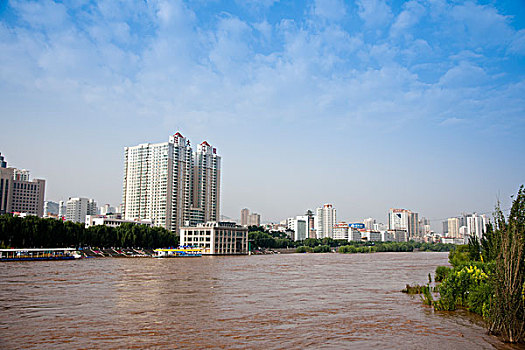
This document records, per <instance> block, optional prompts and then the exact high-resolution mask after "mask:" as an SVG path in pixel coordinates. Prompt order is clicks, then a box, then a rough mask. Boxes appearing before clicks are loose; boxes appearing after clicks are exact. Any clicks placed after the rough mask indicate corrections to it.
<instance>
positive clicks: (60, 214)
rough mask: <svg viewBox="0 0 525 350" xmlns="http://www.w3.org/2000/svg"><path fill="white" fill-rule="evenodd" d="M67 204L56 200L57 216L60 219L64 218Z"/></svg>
mask: <svg viewBox="0 0 525 350" xmlns="http://www.w3.org/2000/svg"><path fill="white" fill-rule="evenodd" d="M66 212H67V206H66V203H65V202H64V201H60V202H58V217H59V218H61V219H65V218H66Z"/></svg>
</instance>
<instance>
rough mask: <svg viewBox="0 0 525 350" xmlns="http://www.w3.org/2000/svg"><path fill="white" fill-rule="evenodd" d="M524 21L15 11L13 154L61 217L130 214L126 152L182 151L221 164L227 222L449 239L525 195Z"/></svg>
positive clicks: (446, 10)
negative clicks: (199, 148) (422, 232)
mask: <svg viewBox="0 0 525 350" xmlns="http://www.w3.org/2000/svg"><path fill="white" fill-rule="evenodd" d="M115 7H116V8H115ZM524 20H525V4H524V3H523V2H515V1H514V2H512V1H502V2H498V3H486V2H480V1H467V2H464V3H455V2H447V1H428V2H419V1H406V2H395V3H393V2H386V1H381V0H376V1H356V2H342V1H338V0H325V1H321V0H318V1H304V2H299V1H296V2H284V1H281V2H279V1H265V2H261V3H256V2H252V1H248V2H235V1H217V2H201V1H197V2H193V3H189V2H183V1H173V2H163V1H158V2H148V3H140V4H117V3H113V2H103V1H101V2H98V3H97V4H94V3H87V4H80V3H75V4H70V5H69V7H68V5H66V4H60V3H54V2H52V1H43V2H38V3H34V2H25V1H20V2H6V3H4V4H2V5H0V21H1V24H2V25H1V27H0V38H2V50H0V60H1V62H2V63H3V64H2V66H1V67H0V92H1V94H0V102H1V103H0V124H1V126H2V130H3V133H2V139H1V141H2V142H1V144H0V152H1V153H2V155H4V156H5V157H6V160H7V161H8V162H9V165H10V166H13V167H19V168H28V169H31V174H32V175H33V176H34V177H35V178H43V179H46V199H47V200H54V201H59V200H67V198H69V197H87V198H94V199H96V200H97V202H98V203H111V204H112V205H114V206H117V205H118V204H119V203H120V202H121V197H122V184H121V181H122V176H123V168H122V164H123V162H124V159H123V155H122V153H123V152H122V151H123V149H124V147H126V146H128V145H133V144H140V143H144V142H163V141H164V139H165V135H166V134H172V133H175V132H176V131H181V132H182V133H183V134H184V136H186V137H187V138H189V139H191V140H204V139H205V140H207V141H208V142H209V143H210V144H213V145H214V146H216V147H217V148H219V149H220V150H221V156H222V157H223V158H224V164H223V175H222V183H221V185H222V200H221V203H220V204H221V208H222V210H221V214H223V215H226V216H229V217H232V218H237V216H238V215H239V214H238V213H239V212H240V210H241V209H242V208H251V209H252V210H254V211H256V212H258V213H260V214H261V216H262V218H263V221H278V220H282V219H285V218H287V217H290V216H295V215H303V214H304V212H305V210H306V209H314V208H316V207H318V206H319V205H322V204H323V203H333V204H334V207H337V209H338V214H340V216H341V217H344V218H347V219H349V220H354V219H360V220H362V219H364V218H368V217H373V218H375V219H377V220H378V221H380V222H381V221H386V216H387V215H386V213H387V211H388V208H410V209H411V210H414V211H416V212H418V213H419V214H420V216H425V217H427V218H429V219H430V220H431V225H432V226H433V229H434V230H436V231H438V230H440V228H439V225H441V221H442V220H443V219H444V218H448V217H453V216H455V215H457V214H458V213H461V212H478V213H487V212H488V213H490V212H491V211H492V209H493V208H494V206H495V204H496V201H497V200H498V199H500V200H501V201H502V208H507V207H509V205H508V203H510V195H512V194H514V193H515V192H516V190H517V188H518V186H519V185H520V184H521V183H523V182H524V180H525V179H524V178H523V174H525V161H524V160H525V159H524V155H523V152H522V150H523V149H525V137H523V136H524V135H525V126H524V117H523V116H524V115H525V114H524V112H525V102H524V97H523V96H525V69H524V68H525V65H524V57H525V23H524ZM436 220H437V221H436Z"/></svg>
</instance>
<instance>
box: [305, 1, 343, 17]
mask: <svg viewBox="0 0 525 350" xmlns="http://www.w3.org/2000/svg"><path fill="white" fill-rule="evenodd" d="M313 13H314V14H315V15H316V16H318V17H320V18H324V19H327V20H330V21H338V20H340V19H342V18H343V17H344V16H345V15H346V6H345V4H344V1H342V0H315V2H314V6H313Z"/></svg>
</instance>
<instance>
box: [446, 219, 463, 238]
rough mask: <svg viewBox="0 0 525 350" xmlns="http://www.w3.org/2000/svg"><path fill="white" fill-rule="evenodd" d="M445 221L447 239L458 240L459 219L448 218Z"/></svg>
mask: <svg viewBox="0 0 525 350" xmlns="http://www.w3.org/2000/svg"><path fill="white" fill-rule="evenodd" d="M447 221H448V237H451V238H460V237H459V219H458V218H449V219H448V220H447Z"/></svg>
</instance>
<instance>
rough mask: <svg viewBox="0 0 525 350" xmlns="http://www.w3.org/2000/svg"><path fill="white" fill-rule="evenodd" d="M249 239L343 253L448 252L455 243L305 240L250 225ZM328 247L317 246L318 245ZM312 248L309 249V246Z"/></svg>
mask: <svg viewBox="0 0 525 350" xmlns="http://www.w3.org/2000/svg"><path fill="white" fill-rule="evenodd" d="M249 231H250V232H249V240H250V241H251V242H252V247H253V248H255V249H256V248H294V247H295V248H297V249H298V250H297V252H299V253H302V252H316V253H317V252H318V253H321V252H326V251H331V248H335V249H337V248H339V249H338V251H339V252H341V253H353V252H411V251H414V250H420V251H437V252H448V251H450V250H451V249H452V248H453V247H454V245H453V244H443V243H420V242H414V241H410V242H367V241H355V242H354V241H352V242H349V241H347V240H345V239H332V238H329V237H326V238H322V239H316V238H307V239H305V240H304V241H293V240H291V239H289V238H288V236H286V234H285V233H283V232H268V231H264V229H263V228H262V227H257V226H251V227H249ZM321 246H322V247H328V248H329V249H326V248H322V249H321V248H317V249H314V248H316V247H321ZM304 247H307V248H311V249H307V248H304ZM342 248H344V249H342Z"/></svg>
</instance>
